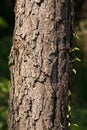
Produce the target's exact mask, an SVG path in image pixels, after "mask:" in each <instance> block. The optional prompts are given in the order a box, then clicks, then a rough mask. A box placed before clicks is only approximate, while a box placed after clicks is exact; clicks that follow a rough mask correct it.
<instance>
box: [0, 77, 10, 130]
mask: <svg viewBox="0 0 87 130" xmlns="http://www.w3.org/2000/svg"><path fill="white" fill-rule="evenodd" d="M9 86H10V81H9V80H8V79H5V78H3V79H0V130H7V111H8V95H9V94H8V93H9Z"/></svg>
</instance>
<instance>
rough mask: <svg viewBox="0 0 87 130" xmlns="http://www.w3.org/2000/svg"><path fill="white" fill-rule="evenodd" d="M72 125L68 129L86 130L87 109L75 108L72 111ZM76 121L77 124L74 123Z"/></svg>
mask: <svg viewBox="0 0 87 130" xmlns="http://www.w3.org/2000/svg"><path fill="white" fill-rule="evenodd" d="M72 115H74V116H73V117H72V125H71V128H70V130H86V129H87V109H85V108H84V109H83V108H80V109H76V110H73V111H72ZM73 122H76V123H77V124H74V123H73Z"/></svg>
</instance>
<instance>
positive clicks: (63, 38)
mask: <svg viewBox="0 0 87 130" xmlns="http://www.w3.org/2000/svg"><path fill="white" fill-rule="evenodd" d="M71 4H72V2H71V0H17V2H16V6H15V29H14V36H13V46H12V49H11V52H10V57H9V68H10V71H11V88H10V100H9V119H8V124H9V130H68V121H67V117H66V115H67V105H68V87H69V70H70V67H69V66H70V62H69V61H70V60H69V59H70V58H69V49H70V40H71V33H72V25H71V21H72V6H71Z"/></svg>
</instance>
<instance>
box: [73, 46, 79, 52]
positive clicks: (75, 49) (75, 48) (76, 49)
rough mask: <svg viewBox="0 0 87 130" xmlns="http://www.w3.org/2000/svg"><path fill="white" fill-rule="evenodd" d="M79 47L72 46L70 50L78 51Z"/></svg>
mask: <svg viewBox="0 0 87 130" xmlns="http://www.w3.org/2000/svg"><path fill="white" fill-rule="evenodd" d="M79 50H80V49H79V48H78V47H74V48H73V49H72V50H71V52H74V51H79Z"/></svg>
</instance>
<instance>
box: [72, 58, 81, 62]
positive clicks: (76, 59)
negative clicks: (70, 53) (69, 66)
mask: <svg viewBox="0 0 87 130" xmlns="http://www.w3.org/2000/svg"><path fill="white" fill-rule="evenodd" d="M75 61H78V62H81V60H80V59H79V58H78V57H76V58H74V59H73V60H72V62H75Z"/></svg>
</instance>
